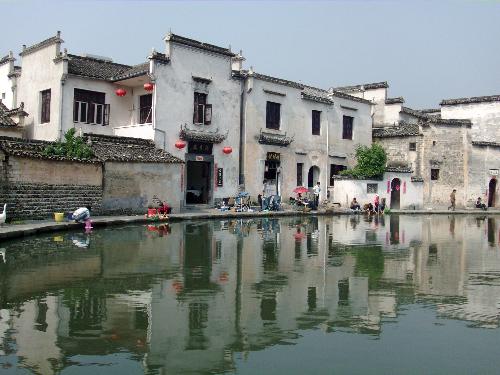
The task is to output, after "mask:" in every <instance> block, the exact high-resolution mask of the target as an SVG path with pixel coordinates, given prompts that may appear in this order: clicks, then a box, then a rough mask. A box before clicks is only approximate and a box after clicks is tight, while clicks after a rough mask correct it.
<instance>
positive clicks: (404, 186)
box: [403, 181, 406, 194]
mask: <svg viewBox="0 0 500 375" xmlns="http://www.w3.org/2000/svg"><path fill="white" fill-rule="evenodd" d="M403 194H406V181H403Z"/></svg>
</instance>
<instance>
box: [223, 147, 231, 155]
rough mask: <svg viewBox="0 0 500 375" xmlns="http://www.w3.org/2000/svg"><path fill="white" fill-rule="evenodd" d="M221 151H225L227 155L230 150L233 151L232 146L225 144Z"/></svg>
mask: <svg viewBox="0 0 500 375" xmlns="http://www.w3.org/2000/svg"><path fill="white" fill-rule="evenodd" d="M222 152H223V153H225V154H226V155H229V154H230V153H231V152H233V148H232V147H229V146H226V147H224V148H223V149H222Z"/></svg>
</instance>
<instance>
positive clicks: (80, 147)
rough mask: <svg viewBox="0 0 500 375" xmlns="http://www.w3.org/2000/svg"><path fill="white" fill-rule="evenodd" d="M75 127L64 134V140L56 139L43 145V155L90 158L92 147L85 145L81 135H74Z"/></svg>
mask: <svg viewBox="0 0 500 375" xmlns="http://www.w3.org/2000/svg"><path fill="white" fill-rule="evenodd" d="M75 133H76V129H75V128H72V129H69V130H68V131H67V132H66V133H65V134H64V142H60V141H57V142H55V143H54V144H52V145H49V146H47V147H45V149H44V150H43V154H44V155H45V156H65V157H69V158H75V159H84V160H85V159H91V158H92V157H93V156H94V152H93V151H92V149H91V148H90V147H89V146H87V144H86V143H85V140H84V139H83V137H78V136H75Z"/></svg>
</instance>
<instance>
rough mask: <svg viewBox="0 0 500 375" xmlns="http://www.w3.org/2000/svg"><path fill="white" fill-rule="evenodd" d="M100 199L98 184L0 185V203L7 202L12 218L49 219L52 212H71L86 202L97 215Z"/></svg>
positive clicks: (100, 188) (9, 216)
mask: <svg viewBox="0 0 500 375" xmlns="http://www.w3.org/2000/svg"><path fill="white" fill-rule="evenodd" d="M101 201H102V187H101V186H90V185H50V184H30V183H8V184H3V188H0V203H2V204H3V203H7V218H8V219H11V220H17V219H44V218H50V217H53V213H54V212H69V211H71V212H72V211H74V210H75V209H76V208H78V207H81V206H85V205H91V206H92V214H99V213H100V210H101Z"/></svg>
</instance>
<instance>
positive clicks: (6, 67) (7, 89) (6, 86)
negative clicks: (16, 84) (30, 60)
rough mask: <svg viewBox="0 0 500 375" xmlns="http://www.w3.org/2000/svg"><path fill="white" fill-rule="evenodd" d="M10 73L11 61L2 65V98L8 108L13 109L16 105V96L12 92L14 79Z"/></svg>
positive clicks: (0, 92)
mask: <svg viewBox="0 0 500 375" xmlns="http://www.w3.org/2000/svg"><path fill="white" fill-rule="evenodd" d="M10 73H11V62H10V61H9V62H6V63H4V64H2V65H0V99H1V100H2V103H3V104H5V105H6V106H7V108H9V109H12V108H13V105H14V103H13V100H14V96H13V92H12V80H11V79H10V78H9V77H8V75H9V74H10ZM4 96H5V98H4Z"/></svg>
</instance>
